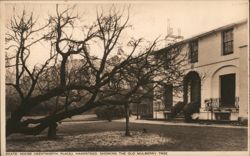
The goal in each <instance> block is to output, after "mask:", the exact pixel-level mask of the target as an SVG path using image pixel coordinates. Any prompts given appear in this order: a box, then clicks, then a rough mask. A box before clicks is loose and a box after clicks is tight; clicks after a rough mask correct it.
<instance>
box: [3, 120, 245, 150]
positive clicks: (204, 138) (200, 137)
mask: <svg viewBox="0 0 250 156" xmlns="http://www.w3.org/2000/svg"><path fill="white" fill-rule="evenodd" d="M130 128H131V131H139V132H141V131H142V130H143V128H145V129H146V130H147V133H149V134H158V135H159V136H161V137H165V138H168V139H171V140H174V143H170V144H157V145H152V146H148V147H145V145H143V144H141V145H133V144H131V145H129V144H128V145H126V146H119V145H117V146H110V147H101V146H100V147H98V148H96V147H95V148H84V146H83V147H75V148H74V147H68V148H64V149H60V151H62V150H63V151H83V150H88V151H145V150H146V151H246V150H247V140H248V139H247V129H246V128H218V127H194V126H178V125H155V124H142V123H140V124H139V123H131V124H130ZM124 129H125V124H124V123H121V122H115V121H114V122H106V121H103V122H93V123H82V122H75V123H71V122H67V123H62V124H61V125H60V126H59V131H58V134H59V135H61V136H72V135H73V136H74V135H79V134H83V135H84V134H85V135H87V134H91V133H98V132H100V133H102V132H109V131H123V130H124ZM19 141H20V140H19ZM23 141H25V140H23ZM58 141H59V142H62V141H64V140H63V139H61V140H58ZM65 141H67V140H65ZM12 142H15V139H14V136H13V137H10V138H8V139H7V146H8V145H10V144H11V143H12ZM35 143H36V141H33V142H32V144H35ZM20 144H22V141H20ZM7 149H8V147H7ZM16 150H18V149H16ZM20 150H21V149H20ZM51 150H53V148H52V149H51Z"/></svg>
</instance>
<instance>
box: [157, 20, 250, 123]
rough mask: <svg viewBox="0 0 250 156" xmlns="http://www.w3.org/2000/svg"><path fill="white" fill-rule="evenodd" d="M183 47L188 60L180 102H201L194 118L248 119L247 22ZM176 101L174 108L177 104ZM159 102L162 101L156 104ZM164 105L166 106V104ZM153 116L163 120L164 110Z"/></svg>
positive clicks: (200, 38) (187, 43)
mask: <svg viewBox="0 0 250 156" xmlns="http://www.w3.org/2000/svg"><path fill="white" fill-rule="evenodd" d="M180 44H184V47H185V48H183V52H187V51H188V53H189V54H188V55H189V57H187V60H186V64H185V77H184V79H183V92H182V97H183V98H181V99H180V98H179V99H178V100H182V101H184V103H190V102H192V101H199V112H198V113H195V114H194V115H193V117H194V116H195V118H198V119H202V120H241V119H247V118H248V105H249V99H248V98H249V94H248V85H249V84H248V83H249V80H248V77H249V75H248V65H249V64H248V61H249V56H248V53H249V51H248V21H247V20H244V21H241V22H237V23H232V24H229V25H226V26H223V27H220V28H217V29H214V30H211V31H209V32H206V33H202V34H200V35H197V36H194V37H192V38H189V39H185V40H183V41H181V42H180ZM173 85H174V84H173ZM169 95H171V94H169ZM172 99H173V101H175V99H177V98H176V97H173V98H172ZM173 101H172V103H171V105H174V104H175V103H176V102H173ZM156 103H157V104H159V101H154V102H153V105H155V104H156ZM161 103H162V105H164V102H163V101H161ZM165 110H166V109H165ZM153 117H154V118H164V111H154V112H153Z"/></svg>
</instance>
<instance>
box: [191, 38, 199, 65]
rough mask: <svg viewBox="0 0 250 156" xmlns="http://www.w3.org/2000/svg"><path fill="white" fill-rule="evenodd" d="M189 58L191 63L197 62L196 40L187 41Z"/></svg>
mask: <svg viewBox="0 0 250 156" xmlns="http://www.w3.org/2000/svg"><path fill="white" fill-rule="evenodd" d="M189 48H190V50H189V51H190V53H189V60H190V62H191V63H195V62H198V40H195V41H192V42H190V43H189Z"/></svg>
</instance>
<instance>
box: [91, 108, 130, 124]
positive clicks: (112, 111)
mask: <svg viewBox="0 0 250 156" xmlns="http://www.w3.org/2000/svg"><path fill="white" fill-rule="evenodd" d="M95 114H96V116H97V118H99V119H105V120H109V121H111V120H113V119H120V118H124V117H125V110H124V107H123V106H122V105H117V106H115V105H106V106H102V107H98V108H96V110H95Z"/></svg>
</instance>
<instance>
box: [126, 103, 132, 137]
mask: <svg viewBox="0 0 250 156" xmlns="http://www.w3.org/2000/svg"><path fill="white" fill-rule="evenodd" d="M125 117H126V129H125V136H131V135H130V130H129V107H128V102H126V104H125Z"/></svg>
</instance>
